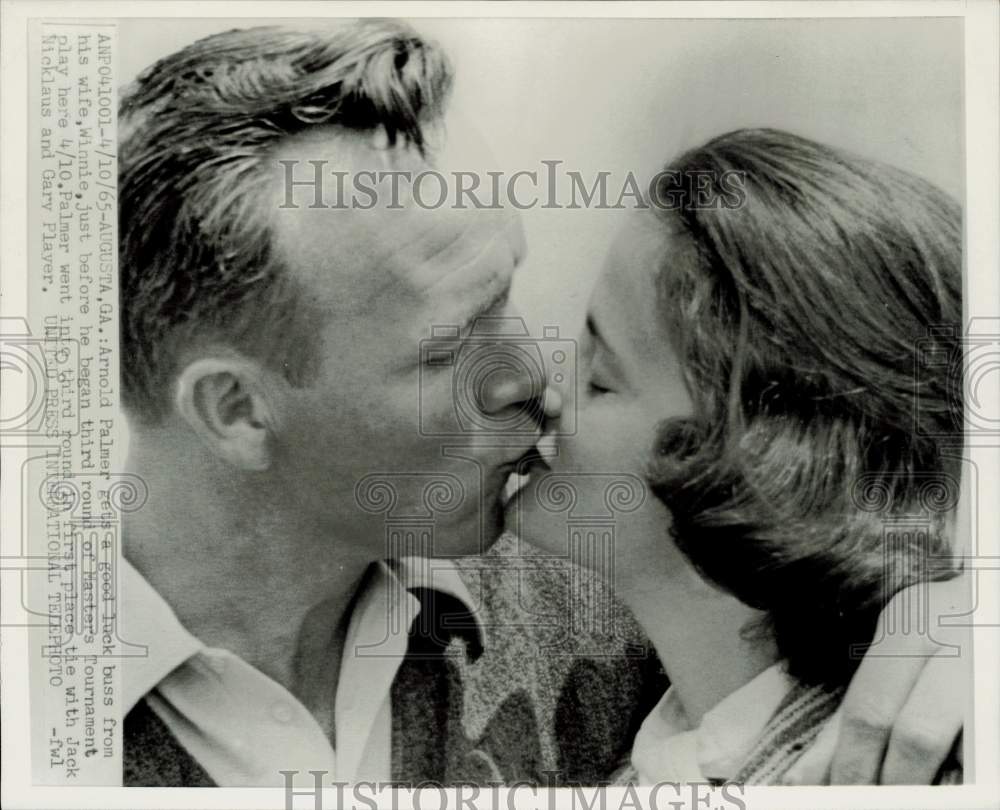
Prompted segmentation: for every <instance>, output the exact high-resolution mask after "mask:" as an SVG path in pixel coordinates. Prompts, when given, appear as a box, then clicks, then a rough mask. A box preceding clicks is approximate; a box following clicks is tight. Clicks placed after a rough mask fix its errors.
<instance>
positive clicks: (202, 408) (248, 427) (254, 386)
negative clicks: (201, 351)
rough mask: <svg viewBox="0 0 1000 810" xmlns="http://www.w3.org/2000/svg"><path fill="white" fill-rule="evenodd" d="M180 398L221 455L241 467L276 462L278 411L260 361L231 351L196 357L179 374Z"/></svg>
mask: <svg viewBox="0 0 1000 810" xmlns="http://www.w3.org/2000/svg"><path fill="white" fill-rule="evenodd" d="M174 403H175V405H176V407H177V411H178V413H180V415H181V416H182V417H183V418H184V420H185V421H186V422H187V423H188V425H190V426H191V429H192V430H193V431H194V432H195V433H196V434H197V435H198V438H200V439H201V440H202V442H204V443H205V445H206V446H207V447H208V448H209V449H210V450H212V452H214V453H215V454H216V455H217V456H218V457H219V458H221V459H223V460H225V461H226V462H227V463H229V464H231V465H232V466H233V467H236V468H238V469H241V470H248V471H249V470H255V471H260V470H266V469H267V468H268V467H269V466H270V464H271V451H270V438H271V436H270V434H271V426H272V425H273V418H272V416H273V414H272V412H271V403H270V402H269V401H268V399H267V397H266V396H265V387H264V385H263V372H262V370H261V368H260V366H258V365H257V364H256V363H254V362H252V361H248V360H243V359H240V358H225V357H222V358H200V359H198V360H195V361H193V362H192V363H189V364H188V365H187V366H185V367H184V368H183V370H182V371H181V373H180V374H179V375H178V378H177V388H176V396H175V399H174Z"/></svg>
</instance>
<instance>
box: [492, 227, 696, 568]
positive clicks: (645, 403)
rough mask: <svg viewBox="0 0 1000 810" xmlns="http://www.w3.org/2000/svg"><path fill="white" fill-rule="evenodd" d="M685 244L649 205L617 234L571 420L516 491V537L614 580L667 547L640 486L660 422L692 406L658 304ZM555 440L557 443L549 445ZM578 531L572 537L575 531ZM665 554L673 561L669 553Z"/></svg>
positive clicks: (582, 349)
mask: <svg viewBox="0 0 1000 810" xmlns="http://www.w3.org/2000/svg"><path fill="white" fill-rule="evenodd" d="M690 250H691V248H690V247H689V246H688V245H687V243H686V241H685V240H684V238H682V237H676V236H670V235H669V234H668V233H667V229H666V227H665V226H664V225H663V223H661V222H658V221H656V220H655V219H654V218H653V217H652V216H651V215H649V214H648V212H647V213H641V212H640V213H636V214H635V215H633V216H631V218H630V221H629V222H628V223H627V225H626V227H625V228H624V229H623V230H622V232H621V233H620V234H619V235H618V237H617V238H616V240H615V241H614V243H613V245H612V248H611V250H610V252H609V255H608V257H607V260H606V262H605V265H604V268H603V271H602V272H601V275H600V278H599V279H598V282H597V285H596V287H595V288H594V291H593V294H592V296H591V299H590V304H589V306H588V311H587V324H586V328H585V329H584V334H583V336H582V338H581V340H580V341H579V345H578V358H579V367H578V368H579V375H580V376H579V380H578V381H577V386H576V390H577V397H578V398H577V400H576V401H575V402H573V401H567V402H565V403H564V407H563V411H564V413H567V412H568V409H570V408H574V407H575V408H576V418H577V429H576V433H575V434H574V435H571V436H565V435H559V430H558V428H559V425H558V424H556V425H553V426H552V427H553V428H555V431H554V433H555V434H556V435H555V436H552V437H548V438H550V439H551V440H552V443H553V444H552V445H549V444H548V442H547V440H546V439H543V440H542V444H541V445H540V446H541V451H542V454H543V455H544V456H545V460H546V462H547V465H548V468H546V466H545V464H543V463H536V464H534V465H533V466H532V469H531V473H530V479H529V481H528V483H527V484H526V485H525V486H524V488H522V489H521V490H520V491H519V492H518V493H517V495H516V496H515V497H514V498H513V499H512V500H511V502H510V504H509V505H508V510H507V526H508V528H509V529H511V530H512V531H514V532H516V533H517V534H519V535H520V536H521V537H522V538H523V539H525V540H527V541H528V542H529V543H531V544H532V545H535V546H537V547H539V548H541V549H543V550H545V551H548V552H550V553H554V554H560V555H566V554H569V555H570V556H571V557H572V558H573V559H574V560H576V561H577V562H580V563H582V564H585V565H588V566H590V567H593V568H595V569H597V570H598V572H599V573H601V574H603V575H605V576H606V577H608V578H611V575H612V572H611V570H610V566H611V561H612V560H613V565H614V569H615V573H614V578H615V579H618V580H619V581H625V580H627V579H631V578H632V577H633V576H634V574H636V573H638V572H641V571H642V570H643V569H648V567H649V566H653V565H655V566H656V567H657V568H661V567H662V566H663V565H664V555H665V552H667V553H668V554H672V555H677V554H678V552H676V551H674V550H673V546H672V544H671V543H670V542H669V540H668V534H667V527H668V525H669V513H668V512H667V510H666V508H665V507H664V506H663V505H662V504H661V503H660V501H659V500H657V499H656V498H655V497H654V496H653V495H652V493H651V492H649V491H648V489H647V483H646V476H645V473H646V471H647V469H648V466H649V463H650V460H651V458H652V454H653V448H654V445H655V440H656V426H657V424H658V423H659V422H660V421H661V420H663V419H665V418H667V417H676V416H687V415H690V414H691V413H692V403H691V399H690V397H689V395H688V392H687V389H686V388H685V386H684V383H683V379H682V374H681V369H680V366H679V364H678V361H677V358H676V356H675V355H674V352H673V350H672V348H671V346H670V341H669V340H668V337H667V330H666V327H665V324H664V317H663V316H662V314H661V312H660V309H661V306H662V305H661V304H660V301H659V294H658V291H657V276H658V274H659V273H660V272H661V268H666V272H669V271H670V265H671V263H673V262H676V261H690V260H692V257H691V255H690ZM553 445H554V446H553ZM571 536H572V537H574V540H573V541H572V542H571V541H570V537H571ZM667 562H669V560H668V561H667Z"/></svg>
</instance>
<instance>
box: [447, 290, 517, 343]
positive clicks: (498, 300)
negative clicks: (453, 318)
mask: <svg viewBox="0 0 1000 810" xmlns="http://www.w3.org/2000/svg"><path fill="white" fill-rule="evenodd" d="M509 298H510V284H505V285H504V286H502V287H500V288H499V289H498V290H497V291H496V292H495V293H494V294H493V295H492V296H490V297H489V298H488V299H486V300H484V301H480V302H479V304H478V306H476V308H475V309H474V310H473V311H472V312H470V313H469V314H468V315H465V316H463V317H462V318H461V319H460V323H461V326H460V327H459V334H463V333H465V332H467V331H469V330H470V329H471V328H472V326H473V324H474V323H475V322H476V319H477V318H481V317H482V316H483V315H489V314H490V313H491V312H494V311H495V310H497V309H500V308H501V307H503V305H504V304H506V303H507V299H509Z"/></svg>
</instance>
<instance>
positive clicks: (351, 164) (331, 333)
mask: <svg viewBox="0 0 1000 810" xmlns="http://www.w3.org/2000/svg"><path fill="white" fill-rule="evenodd" d="M279 159H294V160H298V161H301V164H300V166H299V168H297V170H296V172H295V175H294V176H295V177H296V178H297V179H301V178H303V177H305V178H309V179H311V178H312V177H313V168H312V165H310V164H308V163H307V161H309V160H327V161H329V163H328V164H327V165H326V166H325V167H324V174H325V177H324V180H325V182H326V183H327V186H328V190H329V194H330V196H329V197H328V200H327V201H328V202H329V203H331V204H333V203H334V202H335V199H334V194H333V192H334V188H333V187H334V185H335V180H334V178H333V176H332V175H331V174H330V172H331V171H333V170H344V171H348V172H351V173H353V172H357V171H362V170H368V171H391V170H399V169H410V170H412V171H413V172H414V173H416V172H418V171H420V170H422V169H425V168H427V166H426V164H424V162H423V161H422V160H421V159H420V158H419V156H417V155H416V154H415V153H414V152H413V151H404V150H402V149H401V148H392V149H388V148H381V149H380V148H378V146H377V135H376V136H374V137H373V139H372V141H370V142H369V141H365V140H363V139H361V137H360V136H357V135H345V134H338V133H335V132H329V131H328V132H325V133H314V134H310V135H309V136H307V137H303V138H299V139H296V140H294V141H292V142H290V143H289V144H287V145H286V146H285V147H284V148H283V149H282V150H281V154H279V155H277V156H276V158H275V162H276V161H277V160H279ZM477 160H478V165H477V163H476V162H474V161H477ZM485 161H486V157H485V156H483V155H479V153H478V150H477V148H476V146H475V140H474V138H472V137H470V136H469V135H466V134H465V133H463V132H461V131H452V132H449V135H448V137H447V140H445V141H444V142H443V144H441V146H440V149H439V150H436V151H435V154H434V157H433V165H434V168H435V169H437V170H439V171H440V172H441V173H442V174H443V175H444V176H446V177H448V176H449V174H448V173H449V172H450V171H451V170H452V169H453V168H457V169H463V170H478V171H482V169H483V168H484V165H485ZM350 183H351V177H350V176H348V178H347V188H348V189H350V187H351V185H350ZM275 187H276V188H282V189H283V181H282V180H278V179H277V178H276V184H275ZM429 187H432V186H429ZM407 188H408V186H407V185H403V186H402V190H401V191H400V193H399V194H397V195H395V199H394V195H393V194H392V193H391V187H390V185H389V182H384V183H382V184H379V185H378V189H379V192H380V194H379V196H378V199H377V202H376V205H375V206H374V207H373V208H371V209H370V210H337V209H324V208H309V207H308V206H309V205H310V204H311V203H312V202H313V200H314V191H313V190H312V189H310V188H306V189H304V190H300V191H299V192H297V194H296V199H295V201H296V202H297V203H298V204H299V207H298V208H296V209H278V207H277V205H275V209H276V210H275V211H274V213H273V222H274V226H273V232H274V239H275V243H276V250H277V252H278V255H279V257H280V258H281V259H282V260H283V261H284V263H285V265H286V268H287V270H288V271H289V272H291V273H292V274H293V276H294V277H295V278H297V279H298V280H299V282H300V284H301V285H302V287H303V289H304V290H305V291H307V297H308V298H309V299H310V303H311V305H312V306H313V307H314V308H315V309H316V310H317V311H318V313H319V317H318V327H317V334H316V340H317V342H318V346H319V354H320V358H319V368H318V371H317V373H316V375H315V377H314V378H313V379H311V381H309V382H308V383H307V384H306V386H305V387H302V388H289V389H288V390H286V391H284V393H283V394H282V397H281V406H280V412H281V417H280V424H279V425H278V426H277V427H276V430H275V444H276V447H275V448H274V450H275V459H276V462H277V463H276V465H275V471H276V473H277V475H278V476H280V477H281V479H283V480H281V486H283V487H285V488H286V489H287V491H288V493H289V497H291V498H294V499H295V502H296V503H297V504H298V508H299V509H301V510H304V514H305V515H308V516H309V518H310V519H311V520H312V521H314V522H315V523H316V524H319V527H320V528H323V526H325V525H329V526H330V528H331V530H333V531H336V532H337V533H338V535H339V536H343V533H344V532H354V533H355V534H356V535H357V537H358V542H359V543H365V544H371V553H372V556H373V557H381V556H398V555H400V554H407V553H420V554H425V555H431V554H434V555H448V554H460V553H475V552H478V551H481V550H485V548H486V547H488V545H489V544H490V543H492V541H493V540H494V539H495V537H496V536H497V534H498V533H499V528H500V523H501V506H500V498H501V495H502V493H503V489H504V484H505V482H506V479H507V477H508V475H509V473H510V471H511V469H512V467H513V465H514V463H515V462H516V460H517V459H518V458H519V457H520V456H522V455H523V454H524V453H525V452H526V451H527V450H528V449H529V448H530V447H531V446H532V445H533V443H534V442H535V440H536V439H537V437H538V430H537V421H536V420H534V419H533V418H530V417H529V420H530V421H529V424H528V427H527V429H525V419H524V418H520V419H518V418H516V417H517V414H518V413H521V414H522V415H524V414H525V413H527V412H528V411H530V412H531V413H537V410H538V407H537V406H538V401H539V399H540V398H541V397H542V396H543V394H544V387H545V384H544V377H543V378H542V379H541V380H540V379H539V377H538V375H532V374H524V373H518V371H517V369H516V368H514V367H512V366H511V364H509V363H504V362H503V361H502V360H501V361H500V362H497V363H492V364H491V363H490V362H489V359H488V357H487V358H486V362H485V363H484V362H483V360H484V357H483V353H484V351H485V353H486V355H490V353H491V352H493V349H490V348H488V347H489V346H490V345H491V341H485V342H484V341H483V340H482V339H481V338H480V337H477V336H476V335H475V334H474V333H473V330H472V327H473V325H474V323H475V322H476V320H477V317H479V316H499V317H515V316H516V314H517V313H516V312H515V311H514V310H513V308H512V307H511V304H510V302H509V300H508V297H509V291H510V285H511V280H512V276H513V273H514V270H515V269H516V268H517V267H518V265H519V264H520V262H521V260H522V258H523V256H524V252H525V245H524V235H523V231H522V227H521V223H520V220H519V218H518V217H517V216H516V212H514V211H513V210H512V209H511V208H509V207H504V208H501V209H496V210H490V209H486V210H481V209H476V208H471V207H470V208H468V209H464V210H463V209H456V208H454V207H453V206H452V205H451V204H450V203H446V204H445V205H444V206H442V207H440V208H436V209H433V210H431V209H429V208H422V207H420V206H418V205H416V204H415V203H414V202H413V201H412V199H411V198H410V197H409V194H408V193H407V191H406V189H407ZM426 196H428V197H429V198H431V199H432V200H433V199H434V198H435V197H436V196H437V195H436V192H429V193H428V194H427V195H426ZM452 199H453V198H452ZM359 200H360V201H362V202H364V203H365V204H367V203H368V202H369V199H368V198H367V197H359ZM434 327H458V330H457V334H456V336H453V337H448V338H447V339H446V345H447V343H451V344H453V345H454V348H455V350H456V351H455V352H454V353H453V356H454V357H456V358H457V357H460V356H461V353H462V351H463V350H468V349H469V348H470V346H472V347H473V348H475V346H480V345H482V344H484V343H485V347H484V348H481V349H479V350H478V351H476V355H477V356H478V358H479V359H478V362H479V363H480V366H481V367H482V368H483V369H484V371H485V373H482V374H471V375H468V374H466V375H462V374H458V375H457V376H456V368H455V365H456V363H454V362H452V363H449V362H444V363H442V362H441V356H442V355H441V352H437V353H433V352H432V353H431V355H432V356H431V357H428V353H427V352H426V351H425V352H421V342H422V341H427V340H428V339H430V338H432V334H433V333H432V329H433V328H434ZM435 344H436V345H438V346H439V347H440V340H438V339H436V340H435ZM498 351H499V349H498ZM446 354H447V353H446ZM435 360H436V362H435ZM470 385H471V386H473V387H474V388H475V390H472V391H469V390H461V387H462V386H470ZM456 401H459V402H461V403H463V404H464V405H469V404H470V403H471V404H472V405H474V407H475V408H476V409H478V411H479V412H480V414H479V415H480V416H481V417H482V418H480V419H478V420H477V419H473V420H472V421H471V422H470V421H468V420H462V419H460V418H459V414H458V413H457V409H456ZM526 409H527V411H526ZM466 415H468V414H466ZM539 415H540V414H539ZM512 417H514V422H516V423H517V424H518V425H519V426H520V429H519V430H517V431H515V433H516V435H508V434H507V433H504V432H502V431H497V430H490V429H484V428H488V427H489V425H491V424H493V425H497V424H503V423H510V421H511V418H512ZM390 537H391V538H393V539H391V540H389V539H387V538H390Z"/></svg>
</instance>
